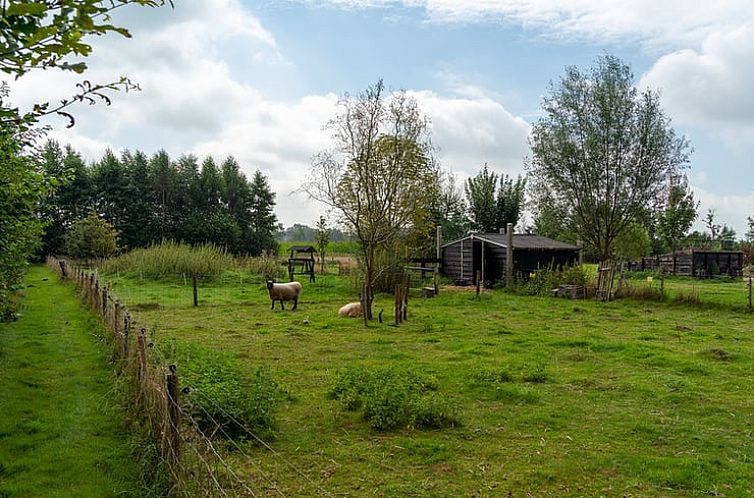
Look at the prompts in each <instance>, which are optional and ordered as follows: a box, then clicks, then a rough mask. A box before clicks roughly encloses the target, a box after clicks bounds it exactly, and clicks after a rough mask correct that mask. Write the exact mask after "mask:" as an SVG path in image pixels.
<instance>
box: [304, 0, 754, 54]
mask: <svg viewBox="0 0 754 498" xmlns="http://www.w3.org/2000/svg"><path fill="white" fill-rule="evenodd" d="M304 3H307V4H309V5H312V4H313V3H314V2H311V1H304ZM319 4H322V2H320V3H319ZM324 4H326V5H329V6H332V7H337V8H347V9H358V8H376V7H395V6H405V7H413V8H420V9H423V10H424V12H425V16H426V18H427V19H428V20H429V21H430V22H438V23H478V22H501V21H502V22H511V23H515V24H519V25H522V26H523V27H526V28H535V29H538V30H541V31H543V32H544V33H546V34H549V35H552V36H556V37H568V38H574V37H575V38H584V39H593V40H600V41H611V42H615V41H622V40H626V39H628V40H638V41H641V42H645V43H647V44H651V45H656V44H657V43H662V44H676V45H677V44H688V43H699V42H701V41H702V40H704V39H705V38H706V37H707V36H708V35H709V34H711V33H714V32H716V31H718V30H720V29H725V28H730V27H732V26H739V25H741V24H744V23H747V22H751V21H752V20H754V9H752V8H751V4H750V1H749V0H717V1H715V2H714V4H711V3H710V2H708V1H703V0H685V1H684V0H664V1H662V2H658V1H656V0H612V1H605V0H570V1H558V2H553V1H552V0H368V1H363V0H328V1H326V2H324Z"/></svg>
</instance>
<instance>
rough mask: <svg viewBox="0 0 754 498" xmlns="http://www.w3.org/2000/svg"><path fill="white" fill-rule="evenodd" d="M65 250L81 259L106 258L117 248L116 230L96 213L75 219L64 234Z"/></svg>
mask: <svg viewBox="0 0 754 498" xmlns="http://www.w3.org/2000/svg"><path fill="white" fill-rule="evenodd" d="M65 250H66V253H68V255H69V256H72V257H74V258H81V259H94V258H107V257H110V256H112V255H113V254H115V252H116V251H117V250H118V232H117V231H116V230H115V228H114V227H113V226H112V225H111V224H110V223H108V222H107V221H105V220H103V219H101V218H100V217H99V216H97V214H96V213H91V214H90V215H89V216H87V217H86V218H83V219H80V220H76V221H74V222H73V224H72V225H71V228H70V229H68V231H67V232H66V234H65Z"/></svg>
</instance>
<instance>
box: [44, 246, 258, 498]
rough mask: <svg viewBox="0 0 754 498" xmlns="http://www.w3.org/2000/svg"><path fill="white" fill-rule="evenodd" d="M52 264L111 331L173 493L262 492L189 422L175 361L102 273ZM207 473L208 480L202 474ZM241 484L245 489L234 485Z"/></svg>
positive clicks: (132, 407)
mask: <svg viewBox="0 0 754 498" xmlns="http://www.w3.org/2000/svg"><path fill="white" fill-rule="evenodd" d="M47 266H48V267H49V268H50V269H52V270H53V271H54V272H56V273H57V274H58V275H60V276H61V277H62V278H63V279H65V280H68V281H70V282H72V283H73V284H74V285H75V287H76V288H77V289H78V291H79V292H80V295H81V298H82V301H83V302H84V303H85V304H86V305H87V306H89V308H90V309H91V310H92V311H93V312H94V313H96V314H97V315H98V316H100V318H101V319H102V323H103V324H104V325H105V328H106V329H107V330H108V331H109V332H110V343H111V346H112V349H113V357H114V358H115V359H116V363H117V368H118V370H119V374H120V375H122V376H124V377H125V378H127V379H129V380H130V381H131V382H130V384H131V385H132V386H133V388H134V400H133V403H129V405H128V406H129V411H130V413H129V416H130V418H131V420H130V421H131V423H135V424H137V425H138V426H139V427H140V428H143V429H144V430H145V431H146V432H147V434H148V436H149V437H150V439H151V440H152V442H153V443H154V444H155V446H156V448H157V449H158V456H159V463H160V465H161V466H163V467H164V468H165V470H166V472H167V475H168V477H169V479H170V486H171V489H170V495H171V496H181V497H196V496H204V497H215V496H219V497H224V498H235V497H241V496H256V495H255V494H254V492H253V491H252V490H251V488H250V487H249V486H248V484H247V483H246V482H243V481H242V480H241V479H240V478H239V477H238V476H237V475H236V474H235V472H233V471H232V469H230V467H229V465H228V464H227V462H225V461H224V460H222V457H221V456H220V455H219V453H218V452H217V451H216V450H215V448H214V446H213V445H212V443H211V441H210V440H209V438H208V437H206V436H205V435H204V434H202V433H201V432H199V433H197V429H198V427H196V425H195V423H193V421H192V423H188V424H186V423H185V420H184V419H185V413H184V412H183V410H182V409H181V406H180V400H179V393H180V390H179V389H178V377H177V373H176V370H175V366H174V365H171V366H169V367H168V366H167V365H165V364H164V363H162V362H160V361H158V360H157V359H155V358H154V355H151V354H150V349H151V348H152V347H153V346H154V344H153V343H152V342H151V340H150V336H149V332H148V330H147V329H146V328H144V327H141V328H138V332H137V333H134V330H135V329H136V328H137V327H135V326H136V325H137V323H136V321H135V320H134V319H133V318H132V316H131V313H130V312H129V311H128V308H127V307H126V306H125V305H123V304H122V303H121V302H120V300H119V299H118V298H117V296H115V295H114V293H113V291H112V289H111V288H110V287H109V286H108V285H107V284H103V283H101V282H100V280H99V278H98V275H97V273H96V272H92V271H85V270H83V269H81V268H78V267H76V266H70V265H68V264H67V263H66V262H65V260H59V259H57V258H54V257H51V256H50V257H48V258H47ZM198 446H201V447H198ZM186 449H189V450H191V451H192V452H194V453H195V454H196V456H197V458H188V455H190V453H188V452H187V451H186ZM219 468H223V469H226V470H230V474H231V475H232V477H233V479H230V481H231V482H228V481H229V479H228V475H224V474H223V473H222V472H220V471H219ZM204 475H206V477H207V482H205V480H204V479H202V478H200V477H199V476H204ZM233 481H235V482H233ZM238 484H240V485H241V488H243V491H241V492H239V491H237V490H236V489H235V488H232V489H229V488H230V486H234V485H238Z"/></svg>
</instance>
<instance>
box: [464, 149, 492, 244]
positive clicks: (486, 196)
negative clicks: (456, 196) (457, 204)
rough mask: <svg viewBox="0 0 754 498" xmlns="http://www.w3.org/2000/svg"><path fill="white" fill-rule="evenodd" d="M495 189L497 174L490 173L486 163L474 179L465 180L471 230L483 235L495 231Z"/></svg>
mask: <svg viewBox="0 0 754 498" xmlns="http://www.w3.org/2000/svg"><path fill="white" fill-rule="evenodd" d="M496 189H497V173H495V172H490V171H489V169H488V168H487V164H486V163H485V164H484V168H482V171H480V172H479V173H478V174H477V175H476V176H475V177H474V178H469V179H467V180H466V202H467V203H468V204H469V219H470V225H471V228H472V229H473V230H477V231H479V232H483V233H485V232H487V233H489V232H496V231H497V221H498V204H497V202H496V201H495V190H496Z"/></svg>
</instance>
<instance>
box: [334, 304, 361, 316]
mask: <svg viewBox="0 0 754 498" xmlns="http://www.w3.org/2000/svg"><path fill="white" fill-rule="evenodd" d="M338 315H339V316H342V317H348V318H356V317H357V316H361V303H359V302H356V303H348V304H346V305H345V306H343V307H342V308H340V309H339V310H338Z"/></svg>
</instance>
